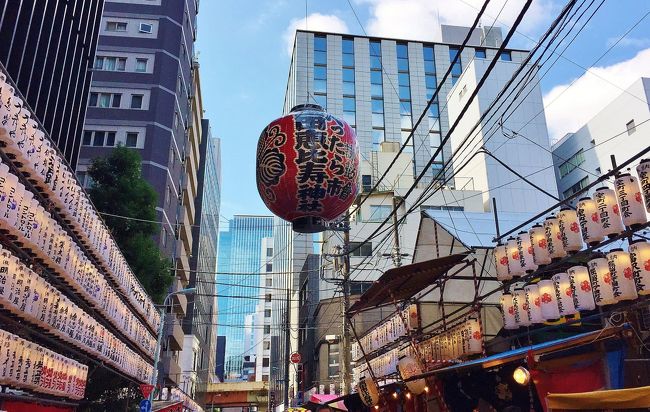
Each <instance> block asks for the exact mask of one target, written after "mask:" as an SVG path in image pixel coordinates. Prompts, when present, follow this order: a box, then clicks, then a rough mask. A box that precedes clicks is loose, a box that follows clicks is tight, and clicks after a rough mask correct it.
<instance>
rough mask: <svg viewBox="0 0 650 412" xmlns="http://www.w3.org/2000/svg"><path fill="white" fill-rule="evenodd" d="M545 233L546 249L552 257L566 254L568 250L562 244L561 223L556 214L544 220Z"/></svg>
mask: <svg viewBox="0 0 650 412" xmlns="http://www.w3.org/2000/svg"><path fill="white" fill-rule="evenodd" d="M544 234H545V236H546V249H547V250H548V254H549V256H550V257H551V259H560V258H563V257H564V256H566V251H565V250H564V247H563V246H562V234H561V233H560V224H559V221H558V219H557V218H556V217H555V216H549V217H547V218H546V219H545V220H544Z"/></svg>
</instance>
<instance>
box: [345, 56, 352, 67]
mask: <svg viewBox="0 0 650 412" xmlns="http://www.w3.org/2000/svg"><path fill="white" fill-rule="evenodd" d="M352 66H354V54H344V55H343V67H352Z"/></svg>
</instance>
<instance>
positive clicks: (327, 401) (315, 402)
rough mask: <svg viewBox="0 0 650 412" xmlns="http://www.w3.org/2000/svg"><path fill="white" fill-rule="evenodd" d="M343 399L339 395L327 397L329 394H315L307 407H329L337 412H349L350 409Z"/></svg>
mask: <svg viewBox="0 0 650 412" xmlns="http://www.w3.org/2000/svg"><path fill="white" fill-rule="evenodd" d="M342 399H343V398H342V397H340V396H338V395H327V394H318V393H316V394H313V395H312V396H311V398H309V402H307V405H306V406H307V407H310V406H319V405H321V406H327V407H329V408H331V409H334V410H337V411H347V410H348V409H347V408H346V407H345V405H344V404H343V400H342Z"/></svg>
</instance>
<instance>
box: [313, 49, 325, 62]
mask: <svg viewBox="0 0 650 412" xmlns="http://www.w3.org/2000/svg"><path fill="white" fill-rule="evenodd" d="M314 64H327V52H326V51H314Z"/></svg>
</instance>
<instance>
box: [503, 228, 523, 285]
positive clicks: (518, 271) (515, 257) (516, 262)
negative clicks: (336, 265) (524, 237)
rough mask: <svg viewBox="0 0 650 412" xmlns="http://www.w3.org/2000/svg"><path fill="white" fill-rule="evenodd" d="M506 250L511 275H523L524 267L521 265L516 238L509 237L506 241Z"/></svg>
mask: <svg viewBox="0 0 650 412" xmlns="http://www.w3.org/2000/svg"><path fill="white" fill-rule="evenodd" d="M506 250H507V252H508V272H510V275H512V276H521V275H523V274H524V273H525V272H524V268H522V267H521V263H520V261H521V256H519V246H518V245H517V239H515V238H514V237H509V238H508V241H507V242H506Z"/></svg>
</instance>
